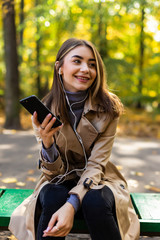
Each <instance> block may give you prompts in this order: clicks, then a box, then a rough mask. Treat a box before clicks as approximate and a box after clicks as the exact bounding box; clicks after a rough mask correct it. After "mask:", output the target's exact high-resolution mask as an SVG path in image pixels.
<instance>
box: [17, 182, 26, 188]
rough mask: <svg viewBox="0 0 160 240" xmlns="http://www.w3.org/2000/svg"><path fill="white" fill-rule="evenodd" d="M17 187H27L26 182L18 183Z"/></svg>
mask: <svg viewBox="0 0 160 240" xmlns="http://www.w3.org/2000/svg"><path fill="white" fill-rule="evenodd" d="M16 185H17V186H19V187H24V186H25V185H26V183H24V182H17V183H16Z"/></svg>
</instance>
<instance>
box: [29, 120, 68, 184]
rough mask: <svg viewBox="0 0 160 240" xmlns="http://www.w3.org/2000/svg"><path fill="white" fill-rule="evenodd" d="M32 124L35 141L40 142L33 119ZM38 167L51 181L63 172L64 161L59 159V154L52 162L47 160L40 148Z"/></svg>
mask: <svg viewBox="0 0 160 240" xmlns="http://www.w3.org/2000/svg"><path fill="white" fill-rule="evenodd" d="M32 125H33V130H34V134H35V137H36V139H37V142H38V143H39V144H41V142H42V140H41V137H40V135H39V132H38V129H37V127H36V126H35V124H34V123H33V121H32ZM41 146H42V145H41ZM39 168H40V169H41V171H42V173H43V174H44V175H45V177H46V178H47V180H48V181H51V180H52V179H53V178H54V177H56V176H58V175H61V174H64V173H65V167H64V163H63V161H62V159H61V156H60V154H59V156H58V158H57V159H56V160H55V161H54V162H49V161H48V160H47V159H45V158H44V156H43V154H42V150H41V149H40V159H39Z"/></svg>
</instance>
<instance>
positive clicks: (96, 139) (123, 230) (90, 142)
mask: <svg viewBox="0 0 160 240" xmlns="http://www.w3.org/2000/svg"><path fill="white" fill-rule="evenodd" d="M52 111H53V112H54V109H52ZM117 122H118V119H114V120H112V119H111V118H110V117H109V116H108V115H107V116H106V114H105V113H104V112H103V111H101V112H100V113H99V114H98V115H97V112H96V103H95V102H91V97H89V99H88V100H87V101H86V103H85V106H84V112H83V114H82V118H81V120H80V122H79V124H78V127H77V132H78V133H79V134H80V136H81V138H82V140H83V144H84V146H85V150H86V154H87V157H88V163H87V167H86V169H85V170H82V169H83V168H84V166H85V160H84V153H83V151H82V146H81V144H80V143H79V141H78V140H77V137H76V135H75V133H74V131H73V130H72V128H71V126H70V125H69V124H67V123H66V124H64V125H63V127H62V129H61V132H62V134H60V133H58V134H57V135H56V136H55V140H56V144H57V145H58V148H59V153H60V154H59V157H58V159H57V160H56V161H55V162H53V163H49V162H47V161H46V160H45V159H44V158H43V156H42V155H41V170H42V172H43V173H42V175H41V177H40V179H39V182H38V184H37V186H36V188H35V191H34V193H33V194H32V195H31V196H30V197H29V198H27V199H26V200H25V201H24V202H23V203H22V204H21V205H20V206H19V207H18V208H17V209H16V210H15V211H14V212H13V214H12V217H11V221H10V224H9V229H10V231H11V232H12V233H13V234H14V235H15V236H16V237H17V239H18V240H24V239H25V240H34V239H35V232H34V212H35V206H36V201H37V197H38V194H39V192H40V190H41V189H42V187H43V186H44V185H45V184H47V183H48V182H49V181H50V180H51V179H53V178H54V177H55V176H57V175H59V174H64V173H65V168H66V163H65V160H64V159H65V150H66V147H67V157H68V161H69V171H70V170H72V169H75V168H76V169H77V168H79V169H81V170H79V171H76V172H72V173H71V174H69V175H68V176H67V177H66V179H73V178H75V177H76V176H77V175H78V176H80V180H79V182H78V183H77V185H76V186H75V187H74V188H73V189H71V191H70V193H74V194H77V196H78V197H79V199H80V202H81V201H82V199H83V197H84V195H85V194H86V192H87V191H88V189H87V188H85V187H84V185H83V183H84V181H85V179H86V178H89V179H91V180H92V181H93V184H92V186H91V188H93V189H100V188H102V187H103V186H104V185H106V186H108V187H109V188H110V189H111V190H112V192H113V194H114V197H115V202H116V214H117V220H118V225H119V229H120V234H121V237H122V240H136V239H139V231H140V226H139V220H138V218H137V216H136V213H135V211H134V209H133V207H132V204H131V201H130V194H129V192H128V189H127V183H126V181H125V179H124V177H123V176H122V175H121V173H120V172H119V171H118V170H117V168H116V167H115V166H114V165H113V164H112V163H111V162H110V161H109V158H110V154H111V150H112V145H113V141H114V138H115V134H116V127H117ZM35 134H36V137H37V140H40V139H39V136H38V131H36V128H35ZM64 136H65V137H66V138H64ZM66 144H67V145H66Z"/></svg>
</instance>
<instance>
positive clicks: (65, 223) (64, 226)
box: [43, 202, 75, 237]
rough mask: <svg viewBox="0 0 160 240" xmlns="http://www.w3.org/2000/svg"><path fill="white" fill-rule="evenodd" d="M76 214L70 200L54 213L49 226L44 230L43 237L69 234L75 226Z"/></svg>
mask: <svg viewBox="0 0 160 240" xmlns="http://www.w3.org/2000/svg"><path fill="white" fill-rule="evenodd" d="M74 214H75V210H74V207H73V206H72V204H70V203H69V202H66V203H65V204H64V205H63V206H62V207H61V208H60V209H59V210H58V211H57V212H55V213H54V214H53V215H52V217H51V220H50V221H49V224H48V227H47V229H46V230H45V231H44V234H43V237H47V236H52V237H53V236H54V237H55V236H56V237H64V236H67V234H68V233H69V232H70V230H71V228H72V226H73V221H74Z"/></svg>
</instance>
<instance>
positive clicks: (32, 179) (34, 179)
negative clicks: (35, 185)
mask: <svg viewBox="0 0 160 240" xmlns="http://www.w3.org/2000/svg"><path fill="white" fill-rule="evenodd" d="M36 180H37V179H36V178H35V177H27V181H28V182H36Z"/></svg>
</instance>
